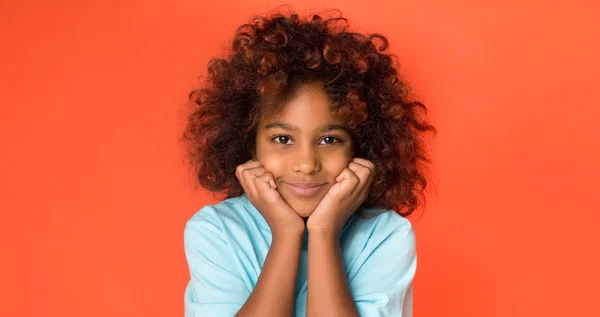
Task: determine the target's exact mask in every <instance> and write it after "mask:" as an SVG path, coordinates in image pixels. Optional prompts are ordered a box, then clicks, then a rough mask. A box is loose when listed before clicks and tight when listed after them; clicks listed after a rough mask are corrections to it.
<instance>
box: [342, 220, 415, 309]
mask: <svg viewBox="0 0 600 317" xmlns="http://www.w3.org/2000/svg"><path fill="white" fill-rule="evenodd" d="M376 231H377V229H375V230H374V233H373V235H372V236H371V238H370V239H369V242H368V243H367V244H366V246H365V248H364V249H363V250H362V252H361V253H360V255H359V260H361V261H362V265H361V267H360V269H359V270H358V272H357V273H356V275H355V276H354V277H353V278H352V279H351V280H350V281H349V287H350V291H351V293H352V296H353V297H354V301H355V304H356V308H357V310H358V313H359V314H360V316H361V317H380V316H381V317H383V316H386V317H389V316H398V317H411V316H412V281H413V278H414V275H415V272H416V267H417V254H416V244H415V233H414V230H413V228H412V226H411V225H410V222H409V221H408V220H406V219H404V218H402V219H401V224H400V225H398V226H395V227H394V228H393V229H391V230H387V232H386V233H385V234H383V235H381V236H380V237H378V235H377V234H375V232H376Z"/></svg>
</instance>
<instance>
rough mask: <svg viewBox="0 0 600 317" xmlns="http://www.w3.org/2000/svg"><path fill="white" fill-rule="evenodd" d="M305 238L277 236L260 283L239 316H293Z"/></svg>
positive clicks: (274, 237)
mask: <svg viewBox="0 0 600 317" xmlns="http://www.w3.org/2000/svg"><path fill="white" fill-rule="evenodd" d="M301 248H302V235H299V236H289V235H288V236H273V242H272V244H271V248H270V249H269V252H268V253H267V257H266V259H265V263H264V265H263V268H262V271H261V273H260V276H259V277H258V281H257V282H256V286H255V287H254V290H253V291H252V293H251V294H250V296H249V297H248V299H247V300H246V303H244V305H243V306H242V308H241V309H240V310H239V311H238V313H237V314H236V316H261V317H262V316H273V317H280V316H286V317H287V316H292V311H293V308H294V297H295V296H294V295H295V288H296V278H297V276H298V264H299V260H300V249H301Z"/></svg>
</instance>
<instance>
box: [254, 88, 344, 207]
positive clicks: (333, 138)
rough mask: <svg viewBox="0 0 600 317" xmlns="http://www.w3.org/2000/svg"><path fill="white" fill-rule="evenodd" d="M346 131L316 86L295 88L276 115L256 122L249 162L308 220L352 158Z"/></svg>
mask: <svg viewBox="0 0 600 317" xmlns="http://www.w3.org/2000/svg"><path fill="white" fill-rule="evenodd" d="M352 155H353V148H352V139H351V135H350V133H349V132H348V131H347V130H346V129H345V127H344V126H343V124H342V121H341V120H339V119H336V118H334V117H333V116H332V113H331V111H330V108H329V97H328V96H327V94H326V93H325V91H324V89H323V86H322V84H320V83H314V84H306V85H304V86H301V87H300V88H299V89H298V91H297V92H296V94H295V96H294V97H293V98H291V99H290V100H289V101H288V103H287V104H286V105H285V107H284V108H283V110H282V111H281V112H279V113H278V114H277V115H274V116H272V117H269V118H263V119H261V122H260V124H259V127H258V131H257V137H256V153H255V159H256V160H258V161H259V162H260V163H261V165H262V166H263V167H264V168H265V170H266V171H267V172H271V173H272V174H273V176H274V178H275V182H276V183H277V190H278V191H279V193H280V194H281V197H282V198H283V199H284V200H285V201H286V202H287V203H288V204H289V205H290V206H291V207H292V208H293V209H294V210H295V211H296V212H297V213H298V214H299V215H300V216H301V217H309V216H310V215H311V214H312V212H313V211H314V210H315V208H316V207H317V205H318V204H319V202H320V201H321V199H322V198H323V197H324V196H325V194H327V191H328V190H329V188H331V186H333V185H334V184H335V178H336V177H337V176H338V175H339V174H340V173H341V172H342V170H343V169H344V168H345V167H347V166H348V163H350V161H351V160H352Z"/></svg>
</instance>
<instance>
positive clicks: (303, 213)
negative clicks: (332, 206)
mask: <svg viewBox="0 0 600 317" xmlns="http://www.w3.org/2000/svg"><path fill="white" fill-rule="evenodd" d="M298 205H299V206H298ZM290 206H291V207H292V209H294V211H296V213H297V214H298V215H299V216H300V217H303V218H307V217H310V215H312V213H313V211H315V208H316V207H317V206H316V205H315V206H314V207H313V206H307V204H296V205H295V206H293V205H290Z"/></svg>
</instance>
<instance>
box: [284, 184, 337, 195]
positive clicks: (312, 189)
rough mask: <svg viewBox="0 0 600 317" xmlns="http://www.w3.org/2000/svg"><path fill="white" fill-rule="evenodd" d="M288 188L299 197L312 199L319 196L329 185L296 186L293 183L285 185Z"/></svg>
mask: <svg viewBox="0 0 600 317" xmlns="http://www.w3.org/2000/svg"><path fill="white" fill-rule="evenodd" d="M284 184H285V185H286V187H287V188H288V190H289V191H290V192H291V193H292V194H294V195H296V196H299V197H303V198H312V197H315V196H317V194H319V192H320V191H321V190H323V188H325V185H327V183H321V184H319V183H296V184H291V183H285V182H284Z"/></svg>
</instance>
